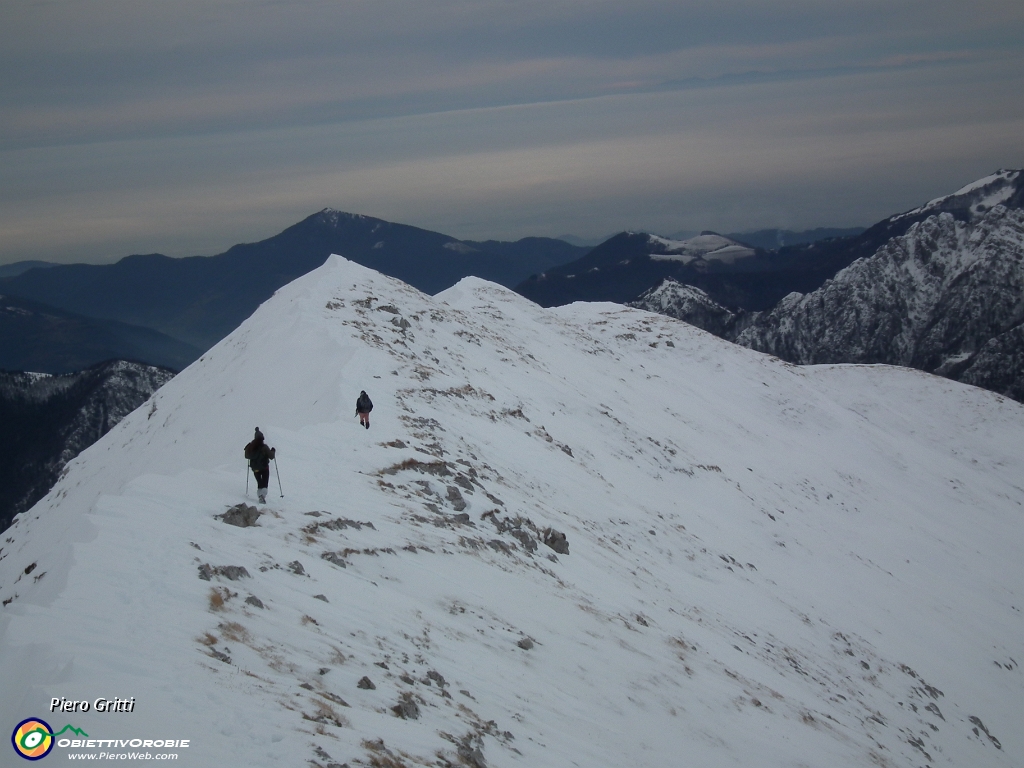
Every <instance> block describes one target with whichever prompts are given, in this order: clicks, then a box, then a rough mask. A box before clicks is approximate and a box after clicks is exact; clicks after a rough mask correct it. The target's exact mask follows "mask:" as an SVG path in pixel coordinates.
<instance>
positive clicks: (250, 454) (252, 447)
mask: <svg viewBox="0 0 1024 768" xmlns="http://www.w3.org/2000/svg"><path fill="white" fill-rule="evenodd" d="M276 456H277V450H276V449H274V448H269V447H267V444H266V442H265V441H264V439H263V433H262V432H260V428H259V427H256V436H255V437H254V438H253V439H252V441H251V442H250V443H249V444H248V445H246V446H245V458H247V459H248V460H249V468H250V469H251V470H252V473H253V475H254V476H255V477H256V495H257V496H258V497H259V500H260V503H261V504H266V503H267V486H268V485H270V460H271V459H273V458H276Z"/></svg>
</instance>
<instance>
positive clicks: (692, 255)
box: [647, 232, 754, 264]
mask: <svg viewBox="0 0 1024 768" xmlns="http://www.w3.org/2000/svg"><path fill="white" fill-rule="evenodd" d="M647 237H648V238H649V240H650V243H651V246H652V249H651V250H652V252H651V258H652V259H655V260H659V261H681V262H683V263H684V264H689V263H690V262H691V261H694V260H698V259H703V260H704V261H721V262H723V263H725V264H732V263H733V262H734V261H736V260H738V259H746V258H749V257H750V256H753V255H754V249H753V248H748V247H747V246H745V245H743V244H741V243H737V242H736V241H735V240H730V239H729V238H728V237H724V236H723V235H719V234H716V233H715V232H703V233H701V234H700V235H697V236H696V237H691V238H688V239H686V240H669V239H667V238H664V237H658V236H657V235H648V236H647Z"/></svg>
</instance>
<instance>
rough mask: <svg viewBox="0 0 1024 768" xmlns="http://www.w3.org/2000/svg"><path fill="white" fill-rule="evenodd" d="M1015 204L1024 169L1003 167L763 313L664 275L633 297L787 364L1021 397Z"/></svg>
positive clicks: (1022, 269)
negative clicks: (910, 372) (886, 374)
mask: <svg viewBox="0 0 1024 768" xmlns="http://www.w3.org/2000/svg"><path fill="white" fill-rule="evenodd" d="M1022 209H1024V173H1022V172H1021V171H1016V170H1013V171H1000V172H998V173H996V174H993V175H992V176H988V177H986V178H984V179H980V180H979V181H977V182H974V183H973V184H970V185H968V186H966V187H964V188H963V189H961V190H959V191H958V192H956V193H954V194H952V195H948V196H945V197H941V198H938V199H937V200H933V201H931V202H930V203H928V204H927V205H924V206H921V207H920V208H916V209H914V210H912V211H908V212H907V213H903V214H899V215H896V216H892V217H890V218H888V219H886V220H885V221H883V222H880V223H879V224H876V225H875V226H874V227H872V229H871V230H868V232H872V231H875V232H881V233H898V234H894V235H892V237H891V238H890V239H887V240H886V242H885V243H884V244H882V245H881V246H880V247H879V248H878V249H877V250H875V251H874V252H873V253H872V254H870V255H868V256H864V257H862V258H860V259H857V260H856V261H854V262H853V263H851V264H850V265H848V266H847V267H846V268H845V269H842V270H841V271H839V272H838V273H836V274H835V275H834V276H833V277H831V278H830V279H828V280H826V281H824V282H823V284H822V285H821V286H820V287H818V288H817V289H815V290H812V291H809V292H807V293H792V294H790V295H787V296H785V297H784V298H782V299H781V300H780V301H779V302H778V303H777V304H776V305H775V306H773V307H772V308H770V309H769V310H767V311H764V312H756V311H755V312H751V311H749V309H748V308H743V307H735V306H733V307H728V306H724V305H723V304H722V303H720V302H718V301H716V300H715V299H714V297H713V296H712V295H710V292H707V291H704V290H702V289H701V287H700V286H696V285H692V284H690V285H687V284H684V283H682V282H681V281H678V280H671V279H669V280H665V281H663V282H662V283H660V284H659V285H657V286H655V287H654V288H652V289H650V290H649V291H647V292H646V293H645V294H644V295H642V296H641V297H640V298H639V299H637V300H636V301H633V302H630V303H631V305H632V306H636V307H641V308H644V309H649V310H651V311H655V312H660V313H662V314H668V315H671V316H673V317H677V318H679V319H681V320H685V321H687V322H689V323H692V324H693V325H697V326H699V327H702V328H704V329H705V330H708V331H710V332H712V333H715V334H716V335H719V336H722V337H724V338H727V339H730V340H732V341H735V342H736V343H738V344H741V345H743V346H746V347H750V348H752V349H756V350H759V351H762V352H768V353H771V354H773V355H776V356H778V357H781V358H782V359H784V360H788V361H790V362H794V363H801V364H805V363H886V364H891V365H902V366H908V367H912V368H918V369H920V370H924V371H928V372H931V373H936V374H939V375H942V376H947V377H949V378H952V379H956V380H958V381H963V382H966V383H969V384H974V385H976V386H980V387H984V388H986V389H991V390H993V391H995V392H999V393H1001V394H1004V395H1007V396H1008V397H1012V398H1014V399H1016V400H1019V401H1022V402H1024V301H1022V296H1024V210H1022ZM865 234H867V233H865ZM861 237H863V235H862V236H861ZM856 239H857V238H854V240H856Z"/></svg>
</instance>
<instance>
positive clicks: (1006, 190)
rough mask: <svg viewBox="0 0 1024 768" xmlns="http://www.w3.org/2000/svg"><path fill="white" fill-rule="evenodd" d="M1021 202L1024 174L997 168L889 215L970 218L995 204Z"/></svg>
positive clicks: (896, 219) (891, 218)
mask: <svg viewBox="0 0 1024 768" xmlns="http://www.w3.org/2000/svg"><path fill="white" fill-rule="evenodd" d="M1006 204H1009V205H1011V206H1012V207H1017V208H1019V207H1021V206H1022V205H1024V175H1022V173H1021V171H1020V170H1019V169H1001V170H999V171H996V172H995V173H993V174H990V175H988V176H985V177H983V178H980V179H978V180H977V181H973V182H971V183H970V184H967V185H965V186H963V187H961V188H960V189H958V190H957V191H956V192H954V193H952V194H951V195H944V196H942V197H937V198H935V199H934V200H931V201H929V202H928V203H925V204H924V205H922V206H919V207H918V208H914V209H913V210H910V211H906V212H905V213H901V214H897V215H896V216H892V217H890V218H889V221H892V222H895V221H899V220H900V219H904V218H908V217H921V216H923V215H930V214H933V213H942V212H944V211H945V212H950V213H954V214H959V215H960V217H961V218H974V217H976V216H981V215H984V214H985V213H987V212H988V211H990V210H991V209H992V208H993V207H995V206H996V205H1006Z"/></svg>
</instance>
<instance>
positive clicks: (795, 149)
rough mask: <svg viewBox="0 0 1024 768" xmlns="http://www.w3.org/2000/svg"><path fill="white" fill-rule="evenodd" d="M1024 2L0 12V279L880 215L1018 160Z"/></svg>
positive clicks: (263, 0) (292, 5) (131, 4)
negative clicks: (83, 265)
mask: <svg viewBox="0 0 1024 768" xmlns="http://www.w3.org/2000/svg"><path fill="white" fill-rule="evenodd" d="M1022 94H1024V2H1021V0H971V2H966V1H965V0H697V1H692V0H675V1H674V2H660V1H659V0H631V1H630V2H628V3H627V2H622V1H621V0H620V1H619V2H612V1H611V0H372V1H371V0H366V1H365V2H364V1H362V0H358V1H350V0H294V1H288V0H0V263H7V262H12V261H19V260H22V259H45V260H49V261H61V262H67V261H95V262H100V261H113V260H116V259H118V258H121V257H123V256H126V255H128V254H131V253H151V252H160V253H165V254H168V255H171V256H186V255H195V254H214V253H219V252H221V251H223V250H225V249H226V248H228V247H229V246H231V245H232V244H234V243H237V242H247V241H255V240H260V239H263V238H265V237H268V236H270V235H273V234H276V233H277V232H279V231H280V230H282V229H284V228H285V227H287V226H289V225H290V224H293V223H295V222H297V221H299V220H300V219H302V218H305V217H306V216H308V215H310V214H311V213H314V212H316V211H318V210H320V209H322V208H325V207H331V208H337V209H340V210H344V211H350V212H353V213H363V214H367V215H370V216H376V217H379V218H383V219H388V220H390V221H397V222H401V223H405V224H414V225H416V226H420V227H424V228H427V229H432V230H435V231H439V232H444V233H447V234H451V235H454V236H457V237H462V238H469V239H485V238H498V239H516V238H519V237H524V236H527V235H549V236H558V235H562V234H575V235H578V236H583V237H590V238H597V237H601V236H604V235H608V234H611V233H613V232H616V231H620V230H622V229H642V230H646V231H653V232H658V233H663V234H668V233H672V232H676V231H678V230H683V229H693V230H700V229H715V230H719V231H741V230H752V229H758V228H766V227H782V228H790V229H805V228H810V227H817V226H843V227H845V226H857V225H868V224H871V223H873V222H875V221H877V220H879V219H881V218H883V217H885V216H887V215H889V214H892V213H896V212H898V211H902V210H906V209H908V208H912V207H915V206H917V205H919V204H921V203H923V202H926V201H927V200H929V199H931V198H933V197H937V196H939V195H942V194H946V193H949V192H953V191H955V190H956V189H957V188H958V187H960V186H962V185H964V184H966V183H968V182H970V181H973V180H974V179H976V178H979V177H981V176H984V175H986V174H988V173H991V172H992V171H995V170H996V169H998V168H1007V167H1021V166H1024V98H1022Z"/></svg>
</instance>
